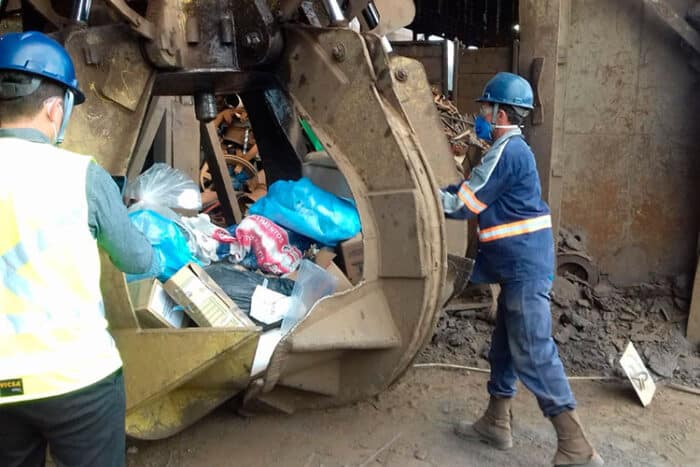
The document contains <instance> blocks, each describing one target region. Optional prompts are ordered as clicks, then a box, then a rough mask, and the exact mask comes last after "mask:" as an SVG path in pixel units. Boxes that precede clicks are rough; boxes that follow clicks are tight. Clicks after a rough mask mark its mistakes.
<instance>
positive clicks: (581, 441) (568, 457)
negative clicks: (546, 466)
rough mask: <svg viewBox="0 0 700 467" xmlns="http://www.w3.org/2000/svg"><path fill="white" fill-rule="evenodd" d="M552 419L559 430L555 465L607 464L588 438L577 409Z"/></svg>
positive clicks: (591, 465)
mask: <svg viewBox="0 0 700 467" xmlns="http://www.w3.org/2000/svg"><path fill="white" fill-rule="evenodd" d="M550 420H552V425H554V429H555V430H557V453H556V454H555V455H554V460H553V461H552V462H553V464H554V465H555V466H567V465H580V466H589V467H594V466H596V467H597V466H601V465H604V464H605V462H603V459H602V458H601V457H600V456H599V455H598V453H597V452H596V451H595V449H593V446H591V443H590V442H589V441H588V439H587V438H586V433H584V432H583V426H582V425H581V420H579V418H578V415H576V411H575V410H570V411H566V412H563V413H560V414H559V415H557V416H556V417H552V418H551V419H550Z"/></svg>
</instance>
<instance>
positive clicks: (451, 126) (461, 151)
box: [432, 87, 489, 157]
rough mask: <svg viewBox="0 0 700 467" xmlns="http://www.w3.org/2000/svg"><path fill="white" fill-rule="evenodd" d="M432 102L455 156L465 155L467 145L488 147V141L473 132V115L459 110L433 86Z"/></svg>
mask: <svg viewBox="0 0 700 467" xmlns="http://www.w3.org/2000/svg"><path fill="white" fill-rule="evenodd" d="M432 91H433V102H434V103H435V107H436V108H437V110H438V113H439V115H440V122H441V123H442V128H443V130H444V132H445V135H446V136H447V139H448V141H449V142H450V145H451V147H452V152H453V154H454V155H455V156H456V157H461V156H465V155H467V152H468V150H469V147H476V148H478V149H480V150H482V151H486V150H487V149H488V148H489V145H488V143H486V142H485V141H484V140H482V139H479V138H478V137H477V136H476V133H474V117H473V116H470V115H467V114H464V115H462V114H461V113H460V112H459V109H458V108H457V106H456V105H454V103H453V102H452V101H451V100H449V99H448V98H447V97H446V96H445V95H444V94H441V93H440V92H439V91H438V90H437V88H435V87H433V89H432Z"/></svg>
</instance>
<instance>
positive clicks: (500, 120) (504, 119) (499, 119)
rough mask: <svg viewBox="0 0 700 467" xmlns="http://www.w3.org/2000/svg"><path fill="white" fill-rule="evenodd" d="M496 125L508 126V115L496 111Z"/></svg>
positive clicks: (504, 112) (502, 111) (501, 110)
mask: <svg viewBox="0 0 700 467" xmlns="http://www.w3.org/2000/svg"><path fill="white" fill-rule="evenodd" d="M496 124H497V125H509V124H510V122H509V121H508V114H507V113H506V111H505V110H503V109H498V114H497V115H496Z"/></svg>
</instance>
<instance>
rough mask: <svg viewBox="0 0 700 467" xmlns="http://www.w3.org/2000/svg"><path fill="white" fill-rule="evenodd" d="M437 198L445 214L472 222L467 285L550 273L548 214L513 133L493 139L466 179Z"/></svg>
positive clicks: (528, 153)
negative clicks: (475, 229) (474, 235)
mask: <svg viewBox="0 0 700 467" xmlns="http://www.w3.org/2000/svg"><path fill="white" fill-rule="evenodd" d="M440 195H441V198H442V204H443V209H444V211H445V215H446V216H448V217H450V218H457V219H469V218H473V217H477V218H478V223H479V233H478V234H479V249H478V254H477V258H476V266H475V269H474V274H473V276H472V281H473V282H476V283H504V282H510V281H517V280H524V279H532V278H545V277H551V276H552V275H553V272H554V241H553V238H552V228H551V225H552V221H551V217H550V211H549V207H548V206H547V203H545V202H544V201H543V200H542V189H541V186H540V179H539V176H538V174H537V166H536V163H535V157H534V154H533V153H532V150H531V149H530V147H529V146H528V145H527V143H526V142H525V140H524V139H523V137H522V133H521V131H520V130H519V129H515V130H512V131H509V132H508V133H506V134H504V135H503V136H501V137H500V138H499V139H497V140H496V141H495V142H494V144H493V146H492V147H491V149H490V150H489V151H487V153H486V154H485V155H484V157H483V159H482V160H481V163H480V164H479V165H478V166H477V167H475V168H474V170H473V171H472V174H471V175H470V177H469V179H467V180H465V181H463V182H462V183H460V184H459V185H451V186H449V187H447V188H445V189H444V190H441V192H440Z"/></svg>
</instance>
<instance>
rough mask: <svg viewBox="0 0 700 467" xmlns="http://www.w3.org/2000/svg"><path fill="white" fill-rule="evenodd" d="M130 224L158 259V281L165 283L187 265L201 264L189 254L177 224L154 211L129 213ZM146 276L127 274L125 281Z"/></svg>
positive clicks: (146, 210) (143, 210) (144, 210)
mask: <svg viewBox="0 0 700 467" xmlns="http://www.w3.org/2000/svg"><path fill="white" fill-rule="evenodd" d="M129 219H131V223H132V224H134V225H135V226H136V228H137V229H139V230H140V231H141V232H142V233H143V234H144V235H145V236H146V238H148V241H149V242H150V243H151V245H152V246H153V252H154V254H157V255H158V257H159V258H160V265H161V268H160V272H158V274H157V277H158V280H160V281H162V282H165V281H167V280H168V279H170V277H171V276H172V275H173V274H175V273H176V272H177V271H179V270H180V269H181V268H182V267H183V266H185V265H186V264H187V263H197V264H199V265H200V266H201V263H200V262H199V261H198V260H197V258H195V257H194V256H193V255H192V253H191V252H190V249H189V247H188V246H187V239H186V238H185V235H184V234H183V233H182V231H181V230H180V228H179V227H178V226H177V224H176V223H175V222H173V221H171V220H170V219H167V218H165V217H163V216H161V215H160V214H158V213H157V212H155V211H151V210H148V209H142V210H139V211H134V212H132V213H129ZM145 277H149V275H148V274H141V275H134V274H129V275H128V276H127V279H128V280H129V281H130V282H131V281H133V280H138V279H144V278H145Z"/></svg>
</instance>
